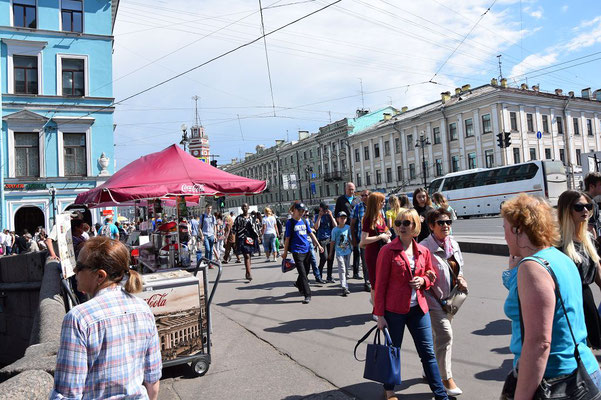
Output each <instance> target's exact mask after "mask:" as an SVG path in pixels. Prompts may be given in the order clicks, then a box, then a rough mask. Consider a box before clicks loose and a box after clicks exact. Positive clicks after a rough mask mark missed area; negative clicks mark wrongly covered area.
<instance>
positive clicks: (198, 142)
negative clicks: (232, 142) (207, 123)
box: [188, 96, 211, 163]
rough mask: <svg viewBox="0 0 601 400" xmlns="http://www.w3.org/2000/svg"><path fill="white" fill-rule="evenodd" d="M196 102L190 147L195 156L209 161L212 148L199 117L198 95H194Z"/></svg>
mask: <svg viewBox="0 0 601 400" xmlns="http://www.w3.org/2000/svg"><path fill="white" fill-rule="evenodd" d="M192 99H193V100H194V101H195V102H196V111H195V123H194V126H192V127H191V128H190V145H189V146H188V149H189V151H190V154H191V155H192V156H193V157H196V158H198V159H199V160H201V161H204V162H206V163H208V162H209V161H210V154H211V150H210V147H209V137H208V136H207V135H206V134H205V128H204V127H203V126H202V123H201V122H200V120H199V118H198V99H199V97H198V96H194V97H192Z"/></svg>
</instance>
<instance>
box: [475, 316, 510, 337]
mask: <svg viewBox="0 0 601 400" xmlns="http://www.w3.org/2000/svg"><path fill="white" fill-rule="evenodd" d="M472 333H473V334H474V335H479V336H496V335H499V336H502V335H511V321H510V320H508V319H498V320H496V321H491V322H489V323H488V324H486V326H485V327H484V328H482V329H478V330H475V331H473V332H472Z"/></svg>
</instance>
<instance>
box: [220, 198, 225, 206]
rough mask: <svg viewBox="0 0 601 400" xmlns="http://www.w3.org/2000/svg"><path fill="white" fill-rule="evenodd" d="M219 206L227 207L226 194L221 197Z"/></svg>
mask: <svg viewBox="0 0 601 400" xmlns="http://www.w3.org/2000/svg"><path fill="white" fill-rule="evenodd" d="M219 208H225V196H221V197H220V198H219Z"/></svg>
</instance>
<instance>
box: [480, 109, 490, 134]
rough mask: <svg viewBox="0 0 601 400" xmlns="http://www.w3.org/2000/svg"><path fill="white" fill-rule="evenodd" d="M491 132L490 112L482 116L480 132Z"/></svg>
mask: <svg viewBox="0 0 601 400" xmlns="http://www.w3.org/2000/svg"><path fill="white" fill-rule="evenodd" d="M490 132H492V124H491V123H490V114H484V115H483V116H482V133H490Z"/></svg>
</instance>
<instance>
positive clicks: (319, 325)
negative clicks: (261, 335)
mask: <svg viewBox="0 0 601 400" xmlns="http://www.w3.org/2000/svg"><path fill="white" fill-rule="evenodd" d="M370 321H371V318H370V316H369V315H368V314H365V313H362V314H355V315H345V316H342V317H336V318H324V319H318V318H310V319H297V320H294V321H285V322H282V323H281V324H280V325H279V326H274V327H272V328H265V329H264V331H265V332H276V333H291V332H303V331H311V330H325V329H335V328H340V327H346V326H351V325H364V324H366V323H368V322H370Z"/></svg>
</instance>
